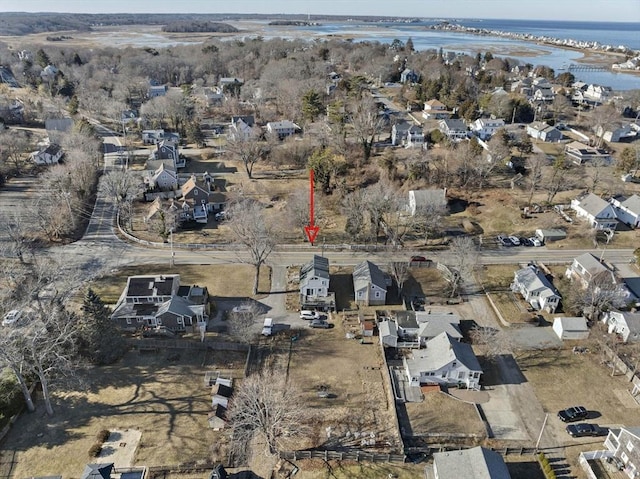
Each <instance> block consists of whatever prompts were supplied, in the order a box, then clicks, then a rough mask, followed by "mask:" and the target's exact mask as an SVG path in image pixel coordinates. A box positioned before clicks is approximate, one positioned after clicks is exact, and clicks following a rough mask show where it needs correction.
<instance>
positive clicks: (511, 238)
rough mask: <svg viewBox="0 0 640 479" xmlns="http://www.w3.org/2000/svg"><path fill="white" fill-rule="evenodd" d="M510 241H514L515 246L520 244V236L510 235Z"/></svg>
mask: <svg viewBox="0 0 640 479" xmlns="http://www.w3.org/2000/svg"><path fill="white" fill-rule="evenodd" d="M509 241H511V242H512V243H513V246H520V238H518V237H517V236H509Z"/></svg>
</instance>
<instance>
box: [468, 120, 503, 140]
mask: <svg viewBox="0 0 640 479" xmlns="http://www.w3.org/2000/svg"><path fill="white" fill-rule="evenodd" d="M469 128H470V130H471V131H472V132H473V133H474V134H475V135H476V136H477V137H478V138H480V139H481V140H488V139H489V138H491V137H492V136H493V135H495V133H496V131H498V130H499V129H500V128H504V120H503V119H502V118H496V119H491V118H478V119H477V120H476V121H474V122H473V123H471V125H470V127H469Z"/></svg>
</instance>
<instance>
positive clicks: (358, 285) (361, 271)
mask: <svg viewBox="0 0 640 479" xmlns="http://www.w3.org/2000/svg"><path fill="white" fill-rule="evenodd" d="M352 276H353V291H354V293H355V300H356V303H357V304H361V305H364V306H377V305H382V304H385V303H386V300H387V279H386V275H385V274H384V273H383V272H382V270H381V269H380V268H379V267H378V266H377V265H375V264H373V263H372V262H371V261H363V262H362V263H360V264H358V265H356V267H355V268H354V269H353V274H352Z"/></svg>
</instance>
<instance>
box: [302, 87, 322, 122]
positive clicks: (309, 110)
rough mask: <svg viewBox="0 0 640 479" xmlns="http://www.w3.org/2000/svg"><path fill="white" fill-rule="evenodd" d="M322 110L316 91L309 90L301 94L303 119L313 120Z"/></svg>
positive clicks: (320, 100)
mask: <svg viewBox="0 0 640 479" xmlns="http://www.w3.org/2000/svg"><path fill="white" fill-rule="evenodd" d="M322 111H323V106H322V99H321V98H320V94H319V93H318V92H317V91H315V90H309V91H308V92H306V93H305V94H304V95H303V96H302V113H303V114H304V117H305V119H307V120H310V121H313V120H315V118H316V117H317V116H318V115H320V114H321V113H322Z"/></svg>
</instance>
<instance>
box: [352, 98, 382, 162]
mask: <svg viewBox="0 0 640 479" xmlns="http://www.w3.org/2000/svg"><path fill="white" fill-rule="evenodd" d="M351 126H352V128H353V136H354V137H355V139H356V141H357V142H358V143H360V146H362V159H363V162H364V163H367V162H368V161H369V158H370V157H371V151H372V149H373V143H374V141H375V139H376V135H377V134H378V133H379V132H380V129H381V128H382V120H381V118H380V115H379V114H378V108H377V106H376V104H375V102H374V101H373V98H371V95H370V94H369V93H368V92H364V93H363V94H362V96H361V97H360V98H358V100H357V101H356V102H355V104H354V105H352V113H351ZM356 168H357V169H359V168H360V162H359V161H358V162H357V163H356Z"/></svg>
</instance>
